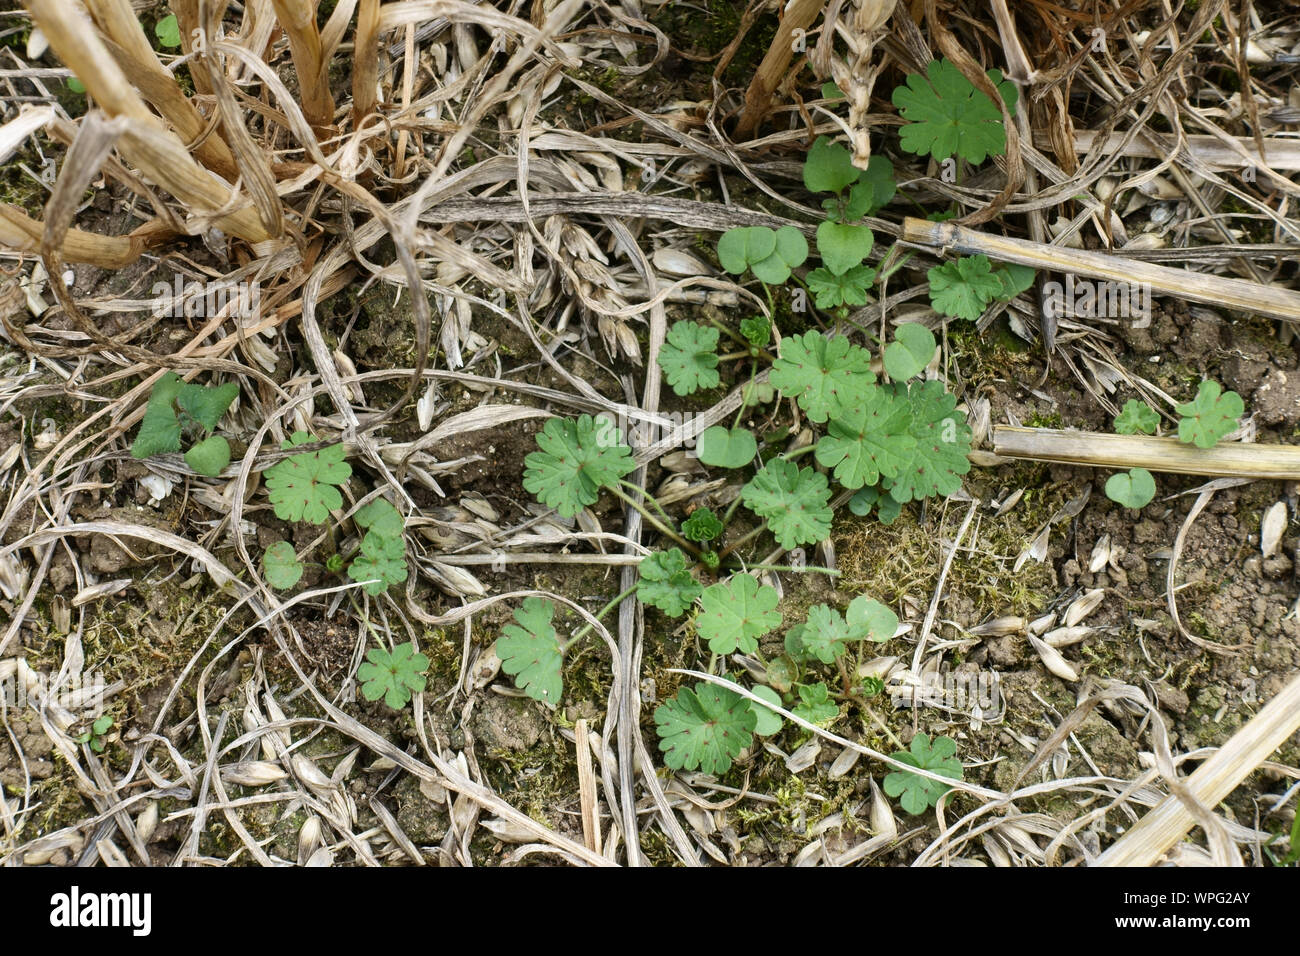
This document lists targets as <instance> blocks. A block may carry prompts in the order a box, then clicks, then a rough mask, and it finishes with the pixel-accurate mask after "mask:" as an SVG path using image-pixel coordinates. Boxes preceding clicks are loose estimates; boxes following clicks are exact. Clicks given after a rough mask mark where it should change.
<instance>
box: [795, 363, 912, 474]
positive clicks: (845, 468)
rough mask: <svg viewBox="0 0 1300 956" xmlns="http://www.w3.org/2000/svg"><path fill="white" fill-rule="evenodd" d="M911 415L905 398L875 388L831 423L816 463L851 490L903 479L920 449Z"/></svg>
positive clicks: (818, 450) (883, 389)
mask: <svg viewBox="0 0 1300 956" xmlns="http://www.w3.org/2000/svg"><path fill="white" fill-rule="evenodd" d="M911 414H912V409H911V405H910V404H909V403H908V401H907V399H906V397H900V396H897V395H895V394H894V393H893V392H891V391H890V390H889V389H885V388H880V387H877V386H874V385H873V386H871V387H870V388H868V389H867V390H866V391H865V392H864V393H863V396H862V397H861V398H860V399H859V401H858V402H857V403H856V404H854V405H853V406H851V407H849V408H842V409H840V411H839V412H838V413H837V414H836V415H835V416H834V417H832V418H831V421H830V424H829V425H828V426H827V429H826V435H825V437H823V438H822V440H821V441H819V442H818V443H817V452H816V457H817V462H818V463H819V464H821V465H824V466H825V467H827V468H834V469H835V472H834V474H835V480H836V481H838V482H839V483H840V484H841V485H843V486H844V487H845V488H848V489H850V490H852V489H855V488H861V487H862V486H863V485H874V484H875V483H876V482H877V481H879V480H880V479H881V478H882V477H884V478H894V477H896V476H898V475H899V474H900V473H901V472H902V470H903V469H904V468H905V467H906V466H907V463H908V462H909V461H910V460H911V458H912V455H913V453H914V452H915V450H916V439H915V438H913V437H912V435H911V434H910V430H911Z"/></svg>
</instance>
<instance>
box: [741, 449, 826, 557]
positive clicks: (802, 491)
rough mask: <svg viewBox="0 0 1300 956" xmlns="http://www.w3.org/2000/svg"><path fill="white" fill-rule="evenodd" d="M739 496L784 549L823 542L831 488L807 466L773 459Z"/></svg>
mask: <svg viewBox="0 0 1300 956" xmlns="http://www.w3.org/2000/svg"><path fill="white" fill-rule="evenodd" d="M740 495H741V499H742V500H743V501H744V502H745V506H746V507H747V508H749V510H750V511H752V512H754V514H756V515H758V516H759V517H761V518H766V519H767V526H768V528H769V529H770V530H771V532H772V535H773V537H775V538H776V540H777V543H778V544H780V545H781V547H783V548H785V549H786V550H787V551H789V550H791V549H793V548H797V547H799V546H800V545H801V544H816V543H817V542H819V541H825V540H826V538H827V537H828V536H829V535H830V533H831V507H830V500H831V490H830V487H829V486H828V485H827V484H826V476H825V475H823V474H821V473H820V472H816V471H813V470H812V469H811V468H800V467H799V466H797V465H796V464H795V463H794V462H791V461H785V460H783V459H780V458H774V459H773V460H772V461H770V462H768V463H767V465H766V466H765V467H764V468H763V470H762V471H760V472H759V473H758V474H756V475H755V476H754V477H753V478H751V479H750V480H749V482H748V483H747V484H746V485H745V487H744V488H742V489H741V492H740Z"/></svg>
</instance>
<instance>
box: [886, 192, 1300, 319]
mask: <svg viewBox="0 0 1300 956" xmlns="http://www.w3.org/2000/svg"><path fill="white" fill-rule="evenodd" d="M902 238H903V240H904V241H905V242H913V243H916V244H917V245H922V246H931V247H935V248H942V249H943V250H944V251H945V252H946V251H953V252H960V253H961V254H963V255H985V256H988V257H989V258H990V259H998V260H1001V261H1003V262H1015V263H1019V264H1020V265H1025V266H1032V267H1033V268H1035V269H1046V270H1048V271H1050V272H1072V273H1074V274H1075V275H1080V276H1090V277H1092V278H1095V279H1102V280H1104V281H1107V282H1124V283H1127V284H1129V285H1147V286H1150V288H1151V291H1152V292H1153V293H1157V294H1160V295H1171V296H1175V297H1178V298H1182V299H1190V300H1192V301H1193V302H1203V303H1205V304H1206V305H1214V306H1220V307H1222V308H1226V309H1237V310H1239V311H1241V312H1252V313H1255V314H1257V315H1268V316H1272V317H1273V318H1275V319H1285V320H1287V321H1289V322H1300V292H1293V291H1292V290H1290V289H1283V288H1280V287H1278V286H1269V285H1259V284H1258V283H1255V282H1247V281H1246V280H1244V279H1232V278H1225V277H1223V276H1215V275H1205V274H1203V273H1200V272H1191V271H1189V270H1186V269H1173V268H1170V267H1168V266H1158V265H1154V264H1152V263H1149V262H1139V261H1137V260H1135V259H1126V258H1124V257H1123V256H1116V255H1109V254H1107V253H1104V252H1093V251H1090V250H1087V249H1065V248H1062V247H1060V246H1051V245H1046V244H1044V243H1041V242H1029V241H1027V240H1025V239H1007V238H1004V237H1002V236H991V235H988V234H987V233H983V232H979V231H977V230H975V229H967V228H966V227H964V226H958V225H956V224H955V223H951V222H930V221H929V220H927V219H913V218H911V217H908V218H907V219H904V220H903V233H902Z"/></svg>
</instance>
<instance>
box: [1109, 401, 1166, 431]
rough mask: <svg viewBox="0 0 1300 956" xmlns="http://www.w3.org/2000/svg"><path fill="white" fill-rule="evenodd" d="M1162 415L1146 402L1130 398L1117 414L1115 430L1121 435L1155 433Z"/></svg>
mask: <svg viewBox="0 0 1300 956" xmlns="http://www.w3.org/2000/svg"><path fill="white" fill-rule="evenodd" d="M1159 424H1160V415H1159V413H1158V412H1156V410H1155V409H1154V408H1152V407H1151V406H1150V405H1148V404H1147V403H1146V402H1143V401H1139V400H1138V399H1136V398H1130V399H1129V400H1128V401H1127V402H1125V403H1124V408H1123V409H1121V410H1120V413H1119V414H1118V415H1116V416H1115V431H1116V433H1117V434H1120V435H1139V434H1140V435H1154V434H1155V433H1156V426H1158V425H1159Z"/></svg>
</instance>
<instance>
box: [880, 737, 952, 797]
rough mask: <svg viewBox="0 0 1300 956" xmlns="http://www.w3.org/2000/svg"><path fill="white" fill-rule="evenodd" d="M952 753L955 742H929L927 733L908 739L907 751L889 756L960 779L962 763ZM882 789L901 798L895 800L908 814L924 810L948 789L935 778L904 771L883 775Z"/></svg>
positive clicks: (935, 772)
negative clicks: (908, 747) (910, 741)
mask: <svg viewBox="0 0 1300 956" xmlns="http://www.w3.org/2000/svg"><path fill="white" fill-rule="evenodd" d="M956 753H957V743H956V741H954V740H953V739H952V738H951V737H936V738H935V739H934V742H933V743H931V741H930V735H929V734H917V735H916V736H915V737H913V738H912V744H911V747H910V749H909V750H903V751H900V752H898V753H896V754H893V757H894V759H895V760H897V761H899V762H900V763H905V764H910V765H911V766H913V767H916V768H918V769H920V770H928V771H930V772H931V773H934V774H938V775H939V776H941V777H949V778H951V779H953V780H960V779H962V765H961V761H960V760H958V759H957V758H956V757H955V756H954V754H956ZM884 788H885V793H887V794H889V796H891V797H901V798H902V799H901V800H900V801H899V803H901V804H902V807H903V809H904V810H906V811H907V812H908V813H910V814H911V815H912V816H920V815H921V814H922V813H925V811H926V810H928V809H929V808H930V807H932V806H934V805H935V804H937V803H938V802H939V799H940V798H941V797H942V796H943V795H944V794H945V793H947V792H948V791H949V790H951V789H952V788H951V787H949V786H947V785H945V784H942V783H939V782H938V781H935V780H931V779H929V778H928V777H922V776H920V775H918V774H914V773H909V772H907V771H905V770H896V771H894V772H893V773H891V774H887V775H886V776H885V784H884Z"/></svg>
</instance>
